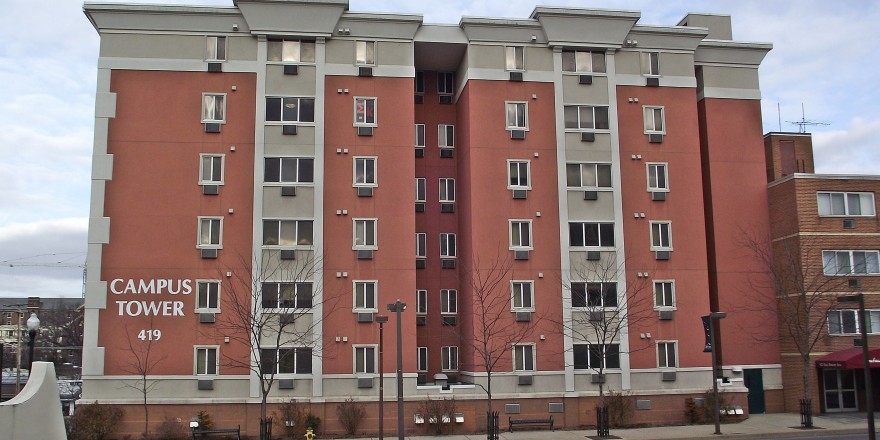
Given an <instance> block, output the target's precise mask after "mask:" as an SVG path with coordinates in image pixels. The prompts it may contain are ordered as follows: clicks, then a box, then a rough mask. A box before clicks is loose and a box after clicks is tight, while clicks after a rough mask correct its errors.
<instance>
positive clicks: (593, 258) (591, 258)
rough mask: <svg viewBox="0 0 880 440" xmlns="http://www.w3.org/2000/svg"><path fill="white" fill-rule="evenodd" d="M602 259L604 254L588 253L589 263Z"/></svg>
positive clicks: (597, 252)
mask: <svg viewBox="0 0 880 440" xmlns="http://www.w3.org/2000/svg"><path fill="white" fill-rule="evenodd" d="M601 258H602V253H601V252H599V251H587V260H589V261H598V260H599V259H601Z"/></svg>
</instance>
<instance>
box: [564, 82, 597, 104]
mask: <svg viewBox="0 0 880 440" xmlns="http://www.w3.org/2000/svg"><path fill="white" fill-rule="evenodd" d="M579 81H580V75H562V97H563V100H564V101H565V102H564V104H566V105H572V104H588V105H608V77H607V76H604V75H603V76H598V75H593V83H592V84H579Z"/></svg>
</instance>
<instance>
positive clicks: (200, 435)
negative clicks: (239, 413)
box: [192, 425, 241, 440]
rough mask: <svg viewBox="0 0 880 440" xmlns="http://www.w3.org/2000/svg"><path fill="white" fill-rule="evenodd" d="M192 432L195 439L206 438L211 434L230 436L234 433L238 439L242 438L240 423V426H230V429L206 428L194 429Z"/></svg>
mask: <svg viewBox="0 0 880 440" xmlns="http://www.w3.org/2000/svg"><path fill="white" fill-rule="evenodd" d="M192 434H193V440H196V439H200V438H205V437H209V436H221V435H223V436H228V437H232V436H233V435H235V439H236V440H241V425H239V426H238V428H234V429H233V428H230V429H205V430H199V429H193V430H192Z"/></svg>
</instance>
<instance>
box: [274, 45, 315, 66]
mask: <svg viewBox="0 0 880 440" xmlns="http://www.w3.org/2000/svg"><path fill="white" fill-rule="evenodd" d="M268 46H269V47H268V59H269V61H283V62H285V63H314V62H315V42H314V41H295V40H269V44H268Z"/></svg>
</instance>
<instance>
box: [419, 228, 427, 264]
mask: <svg viewBox="0 0 880 440" xmlns="http://www.w3.org/2000/svg"><path fill="white" fill-rule="evenodd" d="M427 257H428V234H426V233H424V232H416V258H427Z"/></svg>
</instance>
